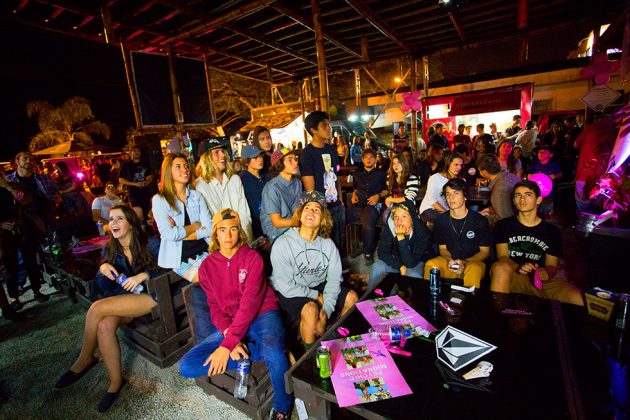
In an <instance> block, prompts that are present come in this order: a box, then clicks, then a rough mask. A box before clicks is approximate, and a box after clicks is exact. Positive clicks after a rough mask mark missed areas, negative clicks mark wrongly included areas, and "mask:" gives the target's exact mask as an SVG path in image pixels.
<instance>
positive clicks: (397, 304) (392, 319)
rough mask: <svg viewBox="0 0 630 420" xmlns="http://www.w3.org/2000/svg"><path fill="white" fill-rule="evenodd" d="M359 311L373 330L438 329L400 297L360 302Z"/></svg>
mask: <svg viewBox="0 0 630 420" xmlns="http://www.w3.org/2000/svg"><path fill="white" fill-rule="evenodd" d="M356 305H357V309H359V311H361V313H362V314H363V316H364V317H365V319H366V320H367V322H369V324H370V325H371V326H372V328H375V329H379V328H388V327H390V326H392V325H396V326H404V327H408V328H409V329H412V330H413V329H414V327H420V328H422V329H423V330H427V331H429V332H435V331H437V329H436V328H435V327H434V326H433V325H431V324H429V322H428V321H427V320H426V319H424V318H423V317H422V316H421V315H420V314H419V313H418V312H416V311H414V310H413V309H412V308H411V306H409V305H408V304H407V303H406V302H405V301H404V300H402V299H401V298H400V296H389V297H380V298H376V299H370V300H365V301H363V302H358V303H357V304H356Z"/></svg>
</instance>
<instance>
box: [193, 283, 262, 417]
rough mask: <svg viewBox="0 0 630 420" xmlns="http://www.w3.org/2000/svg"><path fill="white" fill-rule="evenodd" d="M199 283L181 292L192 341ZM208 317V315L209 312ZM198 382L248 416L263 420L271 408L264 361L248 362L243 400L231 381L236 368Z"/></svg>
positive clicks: (211, 393)
mask: <svg viewBox="0 0 630 420" xmlns="http://www.w3.org/2000/svg"><path fill="white" fill-rule="evenodd" d="M193 287H200V286H198V285H193V284H191V285H188V286H186V287H185V288H184V289H183V291H182V295H183V298H184V301H185V303H186V313H187V315H188V325H189V326H190V332H191V334H192V337H193V338H192V340H193V342H195V344H196V340H195V318H194V315H193V311H192V288H193ZM208 316H210V314H208ZM195 381H196V382H197V385H198V386H199V387H200V388H201V389H203V391H204V392H205V393H206V394H208V395H214V396H215V397H217V398H218V399H220V400H221V401H224V402H226V403H227V404H230V405H231V406H233V407H234V408H236V409H237V410H239V411H241V412H242V413H244V414H246V415H247V416H249V417H251V418H254V419H257V420H263V419H265V418H267V416H268V415H269V412H270V411H271V407H272V403H273V401H272V399H273V388H272V387H271V379H270V377H269V371H268V370H267V367H266V366H265V364H264V363H263V362H254V363H252V365H251V371H250V384H249V389H248V392H247V397H245V399H244V400H240V399H238V398H234V395H233V392H234V384H235V383H236V371H235V370H229V371H227V372H225V373H224V374H223V375H215V376H213V377H211V378H207V377H206V378H197V379H196V380H195Z"/></svg>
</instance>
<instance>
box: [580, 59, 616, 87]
mask: <svg viewBox="0 0 630 420" xmlns="http://www.w3.org/2000/svg"><path fill="white" fill-rule="evenodd" d="M617 70H619V61H608V54H606V53H599V54H595V55H594V56H593V61H592V62H591V64H590V65H589V66H586V67H584V68H583V69H582V70H580V76H582V78H583V79H590V78H593V79H594V80H595V84H596V85H603V84H606V83H608V81H609V80H610V75H611V73H613V72H616V71H617Z"/></svg>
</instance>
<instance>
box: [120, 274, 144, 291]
mask: <svg viewBox="0 0 630 420" xmlns="http://www.w3.org/2000/svg"><path fill="white" fill-rule="evenodd" d="M126 281H127V276H126V275H124V274H121V275H119V276H118V277H116V283H118V284H120V285H121V286H122V285H123V283H124V282H126ZM142 290H144V287H142V285H141V284H139V285H137V286H136V288H135V289H133V290H132V291H131V293H133V294H136V295H138V294H140V293H142Z"/></svg>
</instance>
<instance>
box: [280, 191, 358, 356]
mask: <svg viewBox="0 0 630 420" xmlns="http://www.w3.org/2000/svg"><path fill="white" fill-rule="evenodd" d="M293 225H294V226H297V227H293V228H290V229H289V230H287V231H286V232H285V233H284V234H283V235H282V236H280V237H279V238H278V239H276V241H275V242H274V244H273V248H272V249H271V264H272V266H273V274H272V275H271V278H270V280H271V285H272V287H273V288H274V289H275V290H276V291H277V292H278V297H279V298H280V302H279V303H280V309H281V310H282V311H283V312H284V313H285V315H286V316H287V317H288V318H289V320H290V322H291V323H292V324H294V323H298V322H299V324H300V336H301V337H302V343H303V345H304V348H305V349H306V350H308V349H309V348H311V347H312V346H313V344H314V343H315V341H316V338H317V337H318V336H321V335H322V334H323V333H324V331H325V330H326V325H327V324H328V321H329V320H330V319H333V317H334V316H336V315H343V314H344V313H345V312H346V311H347V310H348V309H350V308H351V307H352V305H354V304H355V303H356V301H357V300H358V296H357V294H356V293H355V292H354V291H352V290H350V289H348V288H346V287H344V286H341V281H342V276H341V272H342V268H341V258H340V257H339V251H338V250H337V247H336V246H335V243H334V242H333V241H332V239H330V238H329V237H328V236H329V235H330V232H331V230H332V226H333V222H332V218H331V216H330V213H329V212H328V209H327V208H326V197H325V196H324V194H322V193H321V192H319V191H311V192H308V193H303V194H302V197H301V199H300V206H299V207H298V209H297V210H296V211H295V213H294V215H293Z"/></svg>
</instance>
